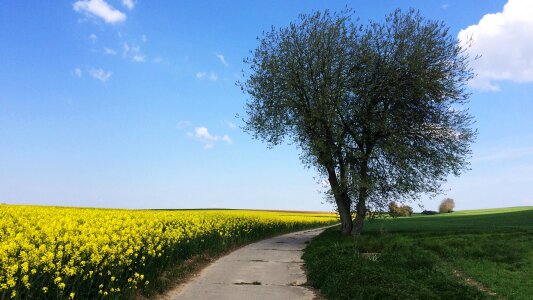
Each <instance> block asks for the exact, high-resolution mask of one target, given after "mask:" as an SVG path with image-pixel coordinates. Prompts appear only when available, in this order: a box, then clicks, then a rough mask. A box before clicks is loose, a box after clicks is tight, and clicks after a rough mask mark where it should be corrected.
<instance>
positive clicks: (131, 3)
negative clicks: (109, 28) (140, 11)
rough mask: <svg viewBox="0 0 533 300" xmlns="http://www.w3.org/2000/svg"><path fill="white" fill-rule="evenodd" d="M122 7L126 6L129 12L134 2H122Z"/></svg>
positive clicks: (131, 0)
mask: <svg viewBox="0 0 533 300" xmlns="http://www.w3.org/2000/svg"><path fill="white" fill-rule="evenodd" d="M122 5H124V6H126V7H127V8H128V9H129V10H132V9H133V7H135V2H134V1H133V0H122Z"/></svg>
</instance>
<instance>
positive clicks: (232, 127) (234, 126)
mask: <svg viewBox="0 0 533 300" xmlns="http://www.w3.org/2000/svg"><path fill="white" fill-rule="evenodd" d="M228 127H229V128H231V129H235V128H237V125H235V123H233V122H228Z"/></svg>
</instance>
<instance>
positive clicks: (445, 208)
mask: <svg viewBox="0 0 533 300" xmlns="http://www.w3.org/2000/svg"><path fill="white" fill-rule="evenodd" d="M454 208H455V201H453V199H452V198H445V199H443V200H442V201H441V202H440V205H439V213H441V214H444V213H451V212H453V209H454Z"/></svg>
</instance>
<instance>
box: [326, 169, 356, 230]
mask: <svg viewBox="0 0 533 300" xmlns="http://www.w3.org/2000/svg"><path fill="white" fill-rule="evenodd" d="M326 169H327V171H328V180H329V184H330V185H331V191H332V192H333V197H334V198H335V203H336V204H337V209H338V210H339V216H340V218H341V232H342V234H344V235H349V234H351V233H352V229H353V221H352V213H351V211H350V207H351V199H350V196H349V195H348V193H347V192H346V189H343V188H342V187H341V186H340V184H339V181H338V180H337V174H336V173H335V169H334V168H332V167H326Z"/></svg>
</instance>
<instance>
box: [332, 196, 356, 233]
mask: <svg viewBox="0 0 533 300" xmlns="http://www.w3.org/2000/svg"><path fill="white" fill-rule="evenodd" d="M335 202H337V208H338V209H339V215H340V217H341V232H342V234H343V235H349V234H350V233H351V232H352V229H353V221H352V214H351V212H350V205H349V198H348V195H347V194H346V193H341V194H340V195H335Z"/></svg>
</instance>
